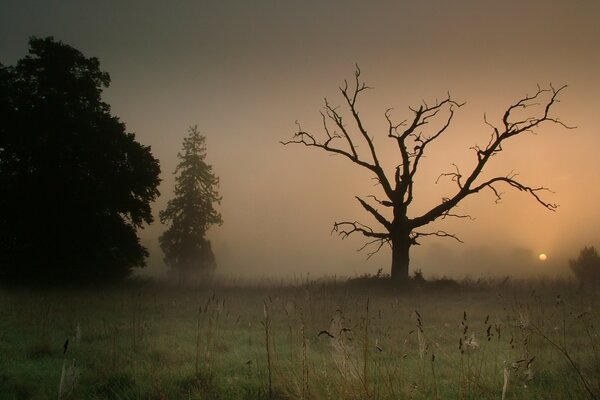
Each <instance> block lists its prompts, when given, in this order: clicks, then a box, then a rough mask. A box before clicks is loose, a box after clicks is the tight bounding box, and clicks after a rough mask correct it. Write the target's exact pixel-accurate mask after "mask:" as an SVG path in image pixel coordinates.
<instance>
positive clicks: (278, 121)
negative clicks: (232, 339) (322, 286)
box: [0, 0, 600, 277]
mask: <svg viewBox="0 0 600 400" xmlns="http://www.w3.org/2000/svg"><path fill="white" fill-rule="evenodd" d="M123 3H124V2H120V1H104V2H101V3H100V2H98V3H97V4H84V2H75V1H55V2H52V5H50V2H44V1H37V2H36V1H4V2H2V4H0V57H1V58H0V62H2V63H4V64H12V63H14V62H15V61H16V60H17V59H19V58H20V57H22V56H23V55H24V54H25V51H26V48H27V39H28V37H29V36H31V35H37V36H46V35H54V36H55V38H57V39H60V40H63V41H65V42H67V43H69V44H71V45H73V46H75V47H76V48H78V49H80V50H82V51H83V52H84V53H85V54H86V55H87V56H96V57H98V58H99V59H100V61H101V65H102V68H103V69H105V70H106V71H108V72H109V73H110V75H111V77H112V87H111V88H110V89H109V90H107V91H106V93H105V100H106V101H107V102H108V103H110V104H111V105H112V110H113V112H114V113H115V114H116V115H118V116H119V117H120V118H121V119H122V120H123V121H124V122H125V123H126V124H127V126H128V129H129V130H131V131H133V132H135V133H136V134H137V137H138V139H139V140H140V141H141V142H142V143H144V144H148V145H151V146H152V149H153V152H154V154H155V156H156V157H158V158H159V159H160V161H161V165H162V169H163V184H162V185H161V192H162V193H163V196H162V197H161V198H160V200H159V202H158V203H157V204H156V210H158V209H160V208H161V207H163V206H164V204H165V203H166V201H167V199H168V198H169V197H170V196H171V189H172V184H173V180H172V175H171V172H172V171H173V169H174V167H175V165H176V162H177V160H176V158H175V155H176V153H177V151H178V150H179V148H180V145H181V140H182V138H183V136H184V135H185V134H186V130H187V127H188V126H190V125H194V124H197V125H198V127H199V129H200V130H201V131H202V132H203V133H204V134H205V135H206V136H207V140H208V149H209V155H208V159H209V162H210V163H212V164H213V166H214V169H215V171H216V173H217V174H218V175H219V176H220V178H221V193H222V195H223V204H222V207H221V210H222V214H223V219H224V221H225V223H224V225H223V226H222V227H219V228H215V229H213V230H211V232H210V237H211V238H212V240H213V246H214V250H215V253H216V256H217V260H218V262H219V270H220V271H221V272H222V273H224V274H226V275H227V274H238V273H241V274H243V275H245V276H253V277H262V276H273V275H275V276H280V275H288V276H289V275H291V274H296V275H300V274H306V273H308V272H310V274H311V275H312V276H318V275H321V274H330V275H334V274H335V275H354V274H360V273H365V272H371V273H374V272H376V271H377V269H378V268H384V270H387V269H388V267H389V263H390V261H389V257H390V256H389V251H387V250H385V251H382V253H381V254H380V255H378V256H376V257H373V258H372V259H370V260H368V261H367V260H365V256H366V254H364V253H362V254H360V253H356V252H355V250H356V249H357V248H358V247H360V246H361V244H362V240H361V239H360V238H358V237H356V238H353V239H348V240H345V241H341V240H339V239H338V238H337V237H335V236H331V235H330V230H331V226H332V224H333V222H334V221H336V220H353V219H357V220H359V221H362V222H365V223H369V222H371V221H370V220H369V216H368V215H366V214H365V213H364V212H363V211H362V210H361V208H360V205H358V203H356V201H355V200H354V195H362V196H366V195H368V194H371V193H373V194H377V193H378V192H377V190H378V189H377V188H374V187H373V186H372V182H371V181H370V179H369V176H368V174H366V173H364V172H363V171H361V170H360V169H357V168H356V167H355V166H353V165H351V164H350V163H348V162H347V161H346V160H343V159H341V158H339V157H329V156H327V155H326V154H324V153H322V152H318V151H310V150H309V149H304V148H301V147H283V146H281V145H280V144H278V141H279V140H286V139H289V138H290V136H291V135H292V133H293V132H294V129H295V125H294V121H295V120H299V121H300V122H302V124H303V127H304V128H305V129H307V130H309V129H310V130H312V131H314V132H317V131H318V130H319V128H320V119H319V118H320V116H319V114H318V111H319V109H320V107H321V106H322V104H323V98H324V97H328V98H329V99H330V101H331V102H332V103H333V104H339V105H343V103H342V99H341V98H340V97H339V94H338V91H337V87H338V86H339V84H340V83H341V82H342V81H343V79H346V78H348V79H351V78H352V76H353V75H352V74H353V71H354V64H355V63H358V64H359V65H360V66H361V68H362V71H363V76H364V78H365V80H366V81H367V82H368V83H369V84H370V85H371V86H373V87H374V88H375V90H373V91H370V92H368V93H367V94H366V95H365V96H364V97H363V98H362V99H361V101H360V104H359V109H360V111H361V116H362V117H363V118H364V122H365V123H366V125H367V128H368V129H369V131H370V133H371V134H372V135H373V136H375V142H376V145H377V146H378V147H379V148H380V152H382V153H383V154H385V156H386V157H388V159H389V160H390V162H393V160H394V159H395V158H394V157H396V156H397V155H395V153H394V150H395V149H394V148H393V146H391V145H392V144H393V143H392V142H390V141H388V139H387V138H386V137H385V131H384V129H385V126H386V125H385V119H384V116H383V113H384V111H385V110H386V109H387V108H390V107H393V108H394V116H396V117H397V119H398V120H401V119H404V118H406V117H409V116H410V115H409V113H408V108H407V107H408V106H409V105H412V106H417V105H418V104H419V103H420V102H421V101H422V100H428V101H430V102H433V101H435V99H436V98H443V97H444V96H445V95H446V93H447V92H448V91H450V92H451V94H452V96H453V97H454V98H455V99H457V100H459V101H466V102H467V104H466V105H465V106H464V107H462V108H461V109H460V110H459V112H458V114H457V116H456V118H455V120H454V123H453V125H452V127H451V129H450V130H449V132H448V134H447V135H446V137H445V138H444V139H443V140H440V141H439V142H438V143H436V144H435V145H432V146H431V152H430V153H429V154H428V157H427V158H426V159H424V162H423V165H422V170H421V171H420V173H419V175H418V177H417V181H418V182H417V186H418V189H417V190H418V191H417V193H416V196H417V199H416V201H415V207H416V208H417V209H418V210H423V209H425V207H427V206H428V205H433V204H435V203H436V202H439V201H440V199H441V197H443V196H445V195H446V196H447V195H449V194H451V193H452V190H454V188H453V187H452V186H446V185H444V184H438V185H435V179H436V178H437V176H438V175H439V174H440V173H442V172H445V171H448V170H449V168H450V167H451V164H452V163H453V162H455V163H457V164H459V165H461V167H462V168H463V169H464V170H465V171H466V170H467V169H468V168H469V166H470V165H472V164H471V163H472V162H473V155H472V153H471V152H469V150H468V148H469V147H470V146H473V145H475V144H482V145H483V144H485V143H486V140H487V139H488V134H489V130H488V128H487V127H486V126H485V125H484V123H483V113H484V112H486V113H487V115H488V117H489V118H490V119H493V118H498V117H500V116H501V115H502V113H503V112H504V111H505V109H506V107H507V106H508V105H509V104H510V103H511V102H513V101H515V100H517V99H519V98H520V97H522V96H523V95H524V94H526V93H532V92H534V91H535V89H536V84H538V83H539V84H541V85H547V84H548V83H549V82H552V83H553V84H555V85H557V86H558V85H561V84H568V85H569V87H568V89H567V90H566V91H565V92H564V95H562V96H561V103H560V104H558V105H557V107H556V109H555V113H556V114H555V115H556V116H558V117H560V118H561V119H562V120H564V121H565V122H567V123H569V124H571V125H577V127H578V128H577V129H576V130H571V131H569V130H565V129H557V128H556V127H552V126H549V125H548V126H545V127H542V129H540V130H539V131H538V134H537V135H535V136H534V135H527V136H523V137H519V138H516V140H514V141H513V142H512V143H511V144H510V145H508V146H506V147H505V153H504V154H502V156H499V157H497V158H496V159H494V160H493V162H492V164H490V165H489V167H490V169H489V172H490V173H492V172H495V173H498V174H506V173H508V172H510V171H513V170H514V171H516V172H518V173H519V174H520V178H521V179H522V180H523V181H524V182H526V183H531V184H532V185H544V186H548V187H550V188H551V189H553V190H554V191H555V194H549V195H548V196H547V197H546V198H547V199H548V200H550V201H552V202H556V203H558V204H560V208H559V209H558V211H557V212H556V213H552V212H549V211H547V210H545V209H544V208H543V207H541V206H539V205H538V204H537V203H535V202H534V201H533V200H531V199H530V198H528V197H527V196H526V195H524V194H522V193H518V192H516V191H514V190H508V189H507V190H506V195H505V196H504V200H503V202H502V203H501V204H498V205H496V204H494V198H493V196H492V195H491V194H490V193H483V194H482V195H480V196H477V197H473V198H472V199H470V200H468V201H467V202H465V203H464V204H462V205H461V207H460V211H462V212H465V213H470V214H472V215H473V216H474V217H475V218H476V220H475V221H473V222H466V221H457V222H448V223H443V224H440V225H437V226H438V227H439V228H442V229H445V230H449V231H452V232H454V233H456V234H458V235H459V236H460V237H461V238H462V239H463V241H464V242H465V244H458V243H455V242H453V241H448V240H445V241H443V240H434V239H432V240H425V239H424V240H423V242H422V246H420V247H418V248H415V249H414V251H413V253H412V267H413V268H421V269H422V270H423V271H424V272H425V274H426V276H427V275H433V274H435V275H444V274H446V275H454V276H462V275H464V274H470V275H471V276H474V277H479V276H488V275H491V274H501V275H502V274H507V273H523V274H529V275H539V274H545V273H546V274H550V275H551V276H553V275H555V274H556V272H557V271H565V270H566V269H567V266H566V264H567V259H568V258H569V257H574V256H575V255H576V254H577V252H578V251H579V249H581V248H582V247H583V246H584V245H596V246H598V245H600V241H599V239H600V227H599V225H598V221H600V211H599V209H598V207H597V204H598V200H599V199H600V188H599V187H600V185H599V183H600V179H599V178H600V176H599V174H598V171H599V170H600V168H599V167H600V158H599V157H598V156H597V152H598V151H597V149H598V148H599V147H600V146H599V145H600V136H599V135H598V131H597V113H598V111H597V110H598V106H599V101H598V100H597V99H598V95H599V94H600V79H599V78H598V71H600V43H599V41H598V38H600V25H599V24H598V22H597V21H598V19H599V18H600V3H598V2H593V1H584V0H578V1H568V2H567V1H547V0H539V1H528V2H522V1H503V2H498V1H464V0H459V1H453V2H434V1H423V2H415V1H411V2H408V1H406V2H404V1H387V2H386V1H373V2H368V3H367V2H363V1H358V0H349V1H341V0H338V1H327V2H323V1H303V2H284V1H275V0H272V1H265V0H260V1H252V2H248V1H241V0H240V1H219V2H217V1H212V2H211V1H188V2H178V3H177V4H178V5H177V6H173V5H169V6H167V5H162V4H161V2H147V3H145V4H146V5H145V6H144V7H140V6H139V5H135V4H134V3H133V2H127V4H123ZM523 3H526V4H523ZM448 190H450V191H448ZM163 229H164V228H163V227H162V226H161V225H160V224H159V223H158V222H157V223H155V224H153V225H152V226H150V227H149V228H147V229H146V230H145V231H144V232H142V237H143V241H144V243H145V244H146V245H147V246H148V247H149V248H150V250H151V259H150V260H149V268H148V271H153V272H156V273H160V272H161V271H162V268H163V266H162V260H161V258H162V255H161V254H160V250H159V249H158V245H157V239H156V238H157V236H158V235H159V234H160V232H161V231H162V230H163ZM540 252H545V253H547V254H548V260H547V261H546V262H545V263H544V264H541V263H540V262H539V261H537V254H538V253H540Z"/></svg>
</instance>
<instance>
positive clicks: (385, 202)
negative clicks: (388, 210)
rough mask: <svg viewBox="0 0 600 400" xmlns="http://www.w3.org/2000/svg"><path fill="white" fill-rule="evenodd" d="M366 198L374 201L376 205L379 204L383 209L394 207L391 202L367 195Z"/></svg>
mask: <svg viewBox="0 0 600 400" xmlns="http://www.w3.org/2000/svg"><path fill="white" fill-rule="evenodd" d="M367 197H368V198H371V199H373V200H375V201H376V202H377V203H379V204H381V205H382V206H384V207H393V206H394V203H392V202H391V201H387V200H380V199H378V198H377V197H375V196H374V195H372V194H370V195H368V196H367Z"/></svg>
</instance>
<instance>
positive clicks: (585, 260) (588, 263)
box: [569, 246, 600, 284]
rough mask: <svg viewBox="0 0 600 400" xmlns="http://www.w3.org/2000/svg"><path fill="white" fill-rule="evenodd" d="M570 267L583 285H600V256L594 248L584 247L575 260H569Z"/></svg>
mask: <svg viewBox="0 0 600 400" xmlns="http://www.w3.org/2000/svg"><path fill="white" fill-rule="evenodd" d="M569 266H570V267H571V271H573V274H575V277H576V278H577V279H579V281H580V282H581V283H588V284H599V283H600V255H598V251H597V250H596V248H595V247H594V246H590V247H587V246H586V247H584V248H583V249H582V250H581V251H580V252H579V256H578V257H577V258H576V259H575V260H569Z"/></svg>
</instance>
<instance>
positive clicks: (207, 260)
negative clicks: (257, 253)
mask: <svg viewBox="0 0 600 400" xmlns="http://www.w3.org/2000/svg"><path fill="white" fill-rule="evenodd" d="M177 156H178V157H179V160H180V161H179V164H178V165H177V168H175V172H174V174H175V175H176V177H175V197H174V198H173V199H171V200H169V202H168V203H167V207H166V208H165V209H164V210H163V211H161V212H160V215H159V216H160V221H161V222H162V223H164V224H169V227H168V229H167V230H166V231H165V232H164V233H163V234H162V235H161V236H160V238H159V242H160V247H161V248H162V250H163V252H164V253H165V263H166V264H167V266H169V267H170V268H171V270H172V271H173V272H174V273H175V274H176V275H177V276H178V278H179V280H180V281H181V280H183V279H186V278H189V277H191V276H198V275H200V276H205V275H206V274H210V273H212V272H213V271H214V270H215V268H216V262H215V256H214V254H213V251H212V248H211V244H210V241H209V240H208V239H206V232H207V230H208V228H209V227H210V226H211V225H215V224H216V225H221V224H222V223H223V219H222V218H221V214H219V213H218V212H217V210H216V209H215V204H220V203H221V197H220V196H219V193H218V187H219V178H217V177H216V176H215V174H214V172H213V169H212V166H210V165H208V164H207V163H206V161H205V158H206V138H205V137H204V136H203V135H201V134H200V131H199V130H198V128H197V127H196V126H194V127H192V128H190V129H189V133H188V136H187V137H185V138H184V139H183V149H182V152H180V153H179V154H178V155H177Z"/></svg>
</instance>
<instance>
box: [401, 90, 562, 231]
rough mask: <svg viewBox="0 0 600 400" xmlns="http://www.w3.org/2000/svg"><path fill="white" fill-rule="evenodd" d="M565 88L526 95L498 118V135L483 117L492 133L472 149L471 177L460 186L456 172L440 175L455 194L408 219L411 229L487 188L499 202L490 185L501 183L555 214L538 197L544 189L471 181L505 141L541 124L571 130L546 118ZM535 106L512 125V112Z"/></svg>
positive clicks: (507, 180) (504, 179) (509, 177)
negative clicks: (534, 112) (452, 182)
mask: <svg viewBox="0 0 600 400" xmlns="http://www.w3.org/2000/svg"><path fill="white" fill-rule="evenodd" d="M565 88H566V86H561V87H560V88H558V89H554V87H552V86H550V89H541V88H539V87H538V90H537V92H536V93H535V94H534V95H532V96H528V95H526V96H525V97H524V98H522V99H521V100H519V101H517V102H516V103H514V104H513V105H511V106H509V107H508V109H507V110H506V112H505V113H504V115H503V117H502V123H503V124H504V128H503V131H502V132H501V131H500V130H499V129H497V128H496V127H494V126H493V125H491V124H490V123H488V121H487V116H484V121H485V122H486V124H487V125H488V126H490V127H492V129H493V133H492V136H491V139H490V141H489V143H488V145H487V146H486V147H485V148H484V149H481V148H480V147H478V146H475V147H473V149H474V150H475V152H476V155H477V163H476V165H475V167H474V168H473V171H471V173H470V174H469V175H468V176H467V178H466V180H465V181H464V182H463V181H461V180H460V178H462V175H460V173H458V171H457V172H453V173H448V174H442V176H450V177H451V178H452V179H453V180H455V181H457V183H459V190H458V192H457V193H456V194H455V195H454V196H453V197H451V198H449V199H447V200H446V201H443V202H442V203H441V204H439V205H437V206H436V207H434V208H432V209H431V210H429V211H428V212H426V213H425V214H423V215H421V216H420V217H416V218H414V219H412V220H411V225H412V226H413V227H419V226H423V225H426V224H428V223H430V222H431V221H433V220H435V219H437V218H439V217H441V216H442V215H444V214H445V213H447V212H448V211H449V210H451V209H452V208H453V207H455V206H456V205H457V204H458V203H459V202H460V201H462V200H463V199H464V198H465V197H467V196H469V195H471V194H474V193H477V192H479V191H480V190H482V189H484V188H489V189H490V190H491V191H492V192H493V193H494V195H495V196H496V201H497V202H498V201H499V200H500V199H501V198H502V193H501V192H499V191H498V190H497V188H496V187H495V186H494V184H496V183H501V182H504V183H507V184H508V185H510V186H511V187H514V188H516V189H518V190H520V191H524V192H527V193H529V194H530V195H531V196H533V198H534V199H535V200H536V201H537V202H538V203H540V204H541V205H543V206H544V207H545V208H546V209H548V210H550V211H554V210H556V208H557V207H558V206H557V205H556V204H553V203H549V202H546V201H545V200H543V199H542V198H541V197H540V192H543V191H550V190H549V189H548V188H545V187H531V186H527V185H524V184H522V183H520V182H518V181H517V180H515V179H514V178H515V175H511V174H509V175H507V176H504V177H496V178H492V179H490V180H488V181H486V182H483V183H481V184H476V183H475V181H476V180H477V178H479V176H480V174H481V172H482V171H483V168H484V166H485V165H486V164H487V162H488V161H489V160H490V158H491V157H493V156H494V155H495V154H497V153H499V152H501V151H502V143H503V142H504V141H505V140H507V139H509V138H511V137H513V136H516V135H518V134H520V133H522V132H532V131H533V129H534V128H536V127H538V126H539V125H540V124H542V123H544V122H552V123H555V124H558V125H560V126H563V127H566V128H568V129H572V128H573V127H570V126H568V125H566V124H564V123H562V122H561V121H559V120H558V119H557V118H554V117H551V116H550V111H551V109H552V106H553V105H554V104H556V103H557V102H558V99H557V97H558V95H559V93H560V92H561V91H562V90H563V89H565ZM545 94H549V95H550V97H549V98H548V99H547V100H546V101H545V102H544V101H543V100H542V98H543V95H545ZM536 105H537V107H538V108H540V107H542V109H543V110H542V112H541V114H538V115H537V116H536V115H534V116H530V117H526V118H520V119H518V120H516V121H515V120H514V119H513V115H512V114H513V113H514V112H515V110H518V109H527V108H529V107H535V106H536Z"/></svg>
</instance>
